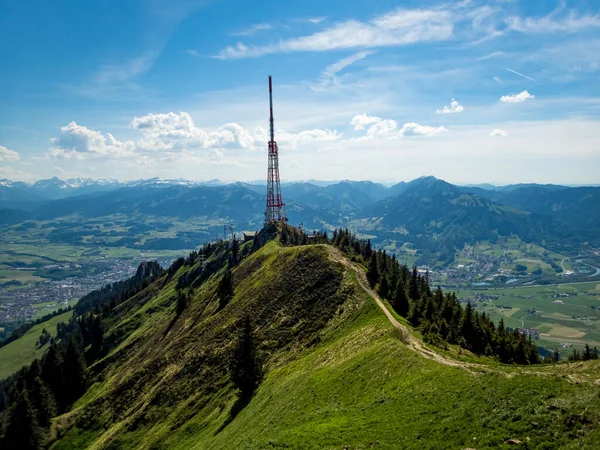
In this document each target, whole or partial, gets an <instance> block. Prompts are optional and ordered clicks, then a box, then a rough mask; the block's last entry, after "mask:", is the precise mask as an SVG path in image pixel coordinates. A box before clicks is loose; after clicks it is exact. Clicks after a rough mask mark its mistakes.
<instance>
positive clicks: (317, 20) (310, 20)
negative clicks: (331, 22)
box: [306, 17, 327, 24]
mask: <svg viewBox="0 0 600 450" xmlns="http://www.w3.org/2000/svg"><path fill="white" fill-rule="evenodd" d="M325 19H327V17H309V18H308V19H306V21H307V22H308V23H314V24H317V23H321V22H323V21H324V20H325Z"/></svg>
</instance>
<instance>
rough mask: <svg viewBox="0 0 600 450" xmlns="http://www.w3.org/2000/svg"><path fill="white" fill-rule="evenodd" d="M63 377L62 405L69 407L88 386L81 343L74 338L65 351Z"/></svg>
mask: <svg viewBox="0 0 600 450" xmlns="http://www.w3.org/2000/svg"><path fill="white" fill-rule="evenodd" d="M62 378H63V395H62V396H61V400H62V406H63V407H67V406H69V405H71V404H72V403H73V402H74V401H75V400H77V399H78V398H79V397H80V396H81V395H82V394H83V393H84V392H85V388H86V378H85V362H84V360H83V356H82V355H81V351H80V350H79V345H77V342H76V341H75V340H74V339H71V340H70V341H69V345H68V346H67V350H66V352H65V360H64V362H63V370H62Z"/></svg>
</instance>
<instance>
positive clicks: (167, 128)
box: [7, 112, 342, 164]
mask: <svg viewBox="0 0 600 450" xmlns="http://www.w3.org/2000/svg"><path fill="white" fill-rule="evenodd" d="M130 128H132V129H134V130H136V131H138V132H139V133H140V134H141V136H140V139H139V140H137V141H135V142H134V141H131V140H128V141H118V140H117V139H115V138H114V136H113V135H112V134H110V133H105V134H103V133H101V132H99V131H96V130H91V129H89V128H87V127H85V126H82V125H78V124H77V123H75V122H71V123H69V124H68V125H66V126H64V127H62V128H61V133H60V136H59V137H57V138H53V139H52V140H51V142H52V146H51V148H50V152H49V153H50V156H52V157H54V158H57V159H75V160H84V159H90V158H106V159H115V158H142V157H143V158H142V159H141V161H143V162H147V161H148V160H147V158H149V157H150V156H151V155H152V154H154V155H155V157H156V155H157V154H158V155H159V156H158V157H159V158H163V159H166V160H173V159H177V158H184V159H187V160H190V158H192V157H193V155H194V153H195V152H196V153H197V152H199V151H200V152H201V151H205V152H204V159H205V160H206V161H210V162H213V163H218V164H229V163H231V162H232V161H233V160H231V159H230V158H229V157H227V156H226V155H225V153H224V151H227V150H260V149H264V148H266V145H267V141H268V139H269V138H268V134H267V132H266V130H265V129H263V128H260V127H258V128H256V129H255V130H254V131H250V130H248V129H246V128H244V127H242V126H241V125H238V124H237V123H226V124H224V125H222V126H220V127H218V128H217V129H215V130H208V131H207V130H204V129H201V128H199V127H197V126H196V125H195V124H194V121H193V119H192V117H191V116H190V115H189V114H188V113H186V112H180V113H174V112H169V113H166V114H148V115H146V116H143V117H134V118H133V120H132V121H131V123H130ZM341 137H342V133H340V132H338V131H336V130H333V131H332V130H329V129H312V130H304V131H300V132H298V133H291V132H286V131H284V130H282V131H280V132H278V134H277V140H278V142H279V143H280V145H285V146H286V147H287V148H288V149H292V150H293V149H296V148H297V147H298V146H301V145H305V144H310V143H319V142H332V141H336V140H339V139H341ZM206 150H211V151H208V152H206ZM7 151H8V152H10V150H7Z"/></svg>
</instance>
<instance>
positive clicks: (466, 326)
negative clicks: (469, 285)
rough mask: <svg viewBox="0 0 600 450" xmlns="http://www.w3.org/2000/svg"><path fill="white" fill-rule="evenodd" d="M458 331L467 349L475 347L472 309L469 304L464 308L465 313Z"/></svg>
mask: <svg viewBox="0 0 600 450" xmlns="http://www.w3.org/2000/svg"><path fill="white" fill-rule="evenodd" d="M460 331H461V335H462V337H463V338H464V339H465V341H466V342H467V348H468V349H472V348H473V347H474V345H475V339H476V336H475V323H474V313H473V307H472V306H471V303H470V302H467V306H466V307H465V312H464V314H463V318H462V322H461V325H460Z"/></svg>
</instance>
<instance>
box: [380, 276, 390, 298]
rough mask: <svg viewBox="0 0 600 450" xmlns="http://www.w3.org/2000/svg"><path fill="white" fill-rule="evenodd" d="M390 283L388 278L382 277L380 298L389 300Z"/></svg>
mask: <svg viewBox="0 0 600 450" xmlns="http://www.w3.org/2000/svg"><path fill="white" fill-rule="evenodd" d="M389 290H390V287H389V283H388V279H387V277H386V276H385V275H384V276H383V277H381V283H380V284H379V296H380V297H381V298H387V297H388V295H389Z"/></svg>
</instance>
